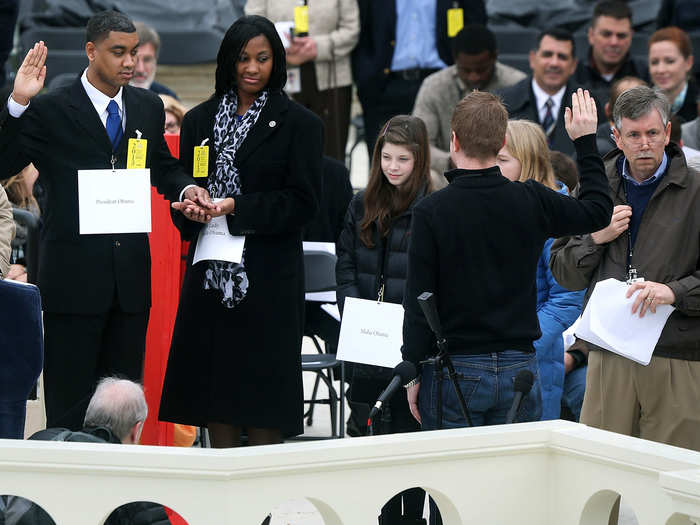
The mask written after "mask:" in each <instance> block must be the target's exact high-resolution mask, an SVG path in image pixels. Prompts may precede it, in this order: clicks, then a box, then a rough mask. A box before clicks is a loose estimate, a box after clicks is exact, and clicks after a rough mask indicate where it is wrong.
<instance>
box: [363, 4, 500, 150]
mask: <svg viewBox="0 0 700 525" xmlns="http://www.w3.org/2000/svg"><path fill="white" fill-rule="evenodd" d="M358 4H359V6H360V40H359V42H358V43H357V46H356V47H355V50H354V51H353V53H352V71H353V78H354V80H355V83H356V84H357V94H358V97H359V98H360V103H361V104H362V115H363V118H364V124H365V141H366V142H367V148H368V149H369V153H370V157H371V156H372V149H373V148H374V143H375V142H376V139H377V135H378V134H379V130H380V128H381V127H382V126H383V125H384V123H385V122H386V121H388V120H389V119H390V118H391V117H393V116H394V115H401V114H404V115H407V114H410V113H411V112H412V111H413V104H414V102H415V100H416V95H417V94H418V89H419V88H420V85H421V83H422V82H423V79H424V78H425V77H427V76H428V75H430V74H431V73H434V72H435V71H437V70H439V69H442V68H444V67H446V66H449V65H451V64H452V63H453V62H454V59H453V57H452V49H451V48H450V38H448V34H447V30H448V24H447V16H448V11H449V10H450V9H459V10H461V11H462V15H463V22H464V24H481V25H486V21H487V18H486V8H485V6H484V1H483V0H457V1H453V0H412V1H411V2H397V1H396V0H386V1H383V2H378V1H376V0H359V1H358ZM397 4H401V5H400V7H401V9H397V7H398V6H397ZM455 33H456V32H455Z"/></svg>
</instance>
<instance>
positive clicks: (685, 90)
mask: <svg viewBox="0 0 700 525" xmlns="http://www.w3.org/2000/svg"><path fill="white" fill-rule="evenodd" d="M692 69H693V46H692V44H691V42H690V38H689V37H688V34H687V33H686V32H685V31H683V30H682V29H679V28H677V27H665V28H663V29H659V30H658V31H656V32H655V33H654V34H652V35H651V37H650V38H649V75H650V76H651V81H652V83H653V84H654V86H656V87H658V88H659V89H661V91H663V92H664V94H665V95H666V97H667V98H668V101H669V102H670V103H671V112H672V113H673V114H674V115H678V116H679V117H680V118H681V119H683V121H684V122H690V121H691V120H693V119H694V118H695V117H697V116H698V105H697V99H698V89H697V85H696V84H695V81H694V80H693V79H692V77H691V76H689V73H690V71H691V70H692Z"/></svg>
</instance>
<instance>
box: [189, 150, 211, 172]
mask: <svg viewBox="0 0 700 525" xmlns="http://www.w3.org/2000/svg"><path fill="white" fill-rule="evenodd" d="M192 176H193V177H195V178H203V177H208V176H209V146H195V147H194V162H193V164H192Z"/></svg>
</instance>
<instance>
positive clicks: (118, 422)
mask: <svg viewBox="0 0 700 525" xmlns="http://www.w3.org/2000/svg"><path fill="white" fill-rule="evenodd" d="M147 415H148V405H146V398H145V396H144V393H143V387H142V386H141V385H139V384H138V383H134V382H133V381H129V380H128V379H120V378H117V377H105V378H103V379H101V380H100V382H99V383H98V384H97V388H96V389H95V393H94V394H93V396H92V398H91V399H90V404H89V405H88V408H87V411H86V412H85V421H84V423H83V426H84V427H90V428H94V427H106V428H108V429H109V430H111V431H112V433H113V434H114V435H115V436H116V437H117V438H119V440H120V441H123V440H124V438H126V437H127V436H128V435H129V432H130V431H131V429H132V428H133V427H134V425H135V424H136V423H139V422H143V421H145V420H146V416H147Z"/></svg>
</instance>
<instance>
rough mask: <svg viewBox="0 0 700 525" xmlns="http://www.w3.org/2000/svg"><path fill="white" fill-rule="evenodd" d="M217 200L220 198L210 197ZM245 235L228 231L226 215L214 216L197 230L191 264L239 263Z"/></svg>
mask: <svg viewBox="0 0 700 525" xmlns="http://www.w3.org/2000/svg"><path fill="white" fill-rule="evenodd" d="M212 200H213V201H214V202H218V201H219V200H221V199H212ZM244 246H245V236H238V235H236V236H234V235H231V233H230V232H229V231H228V223H227V222H226V215H222V216H221V217H214V218H213V219H212V220H211V221H209V222H208V223H207V224H206V225H205V226H204V227H203V228H202V229H201V231H200V232H199V237H198V238H197V248H196V249H195V251H194V259H193V260H192V264H193V265H195V264H197V263H198V262H199V261H228V262H232V263H240V262H241V259H242V258H243V247H244Z"/></svg>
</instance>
